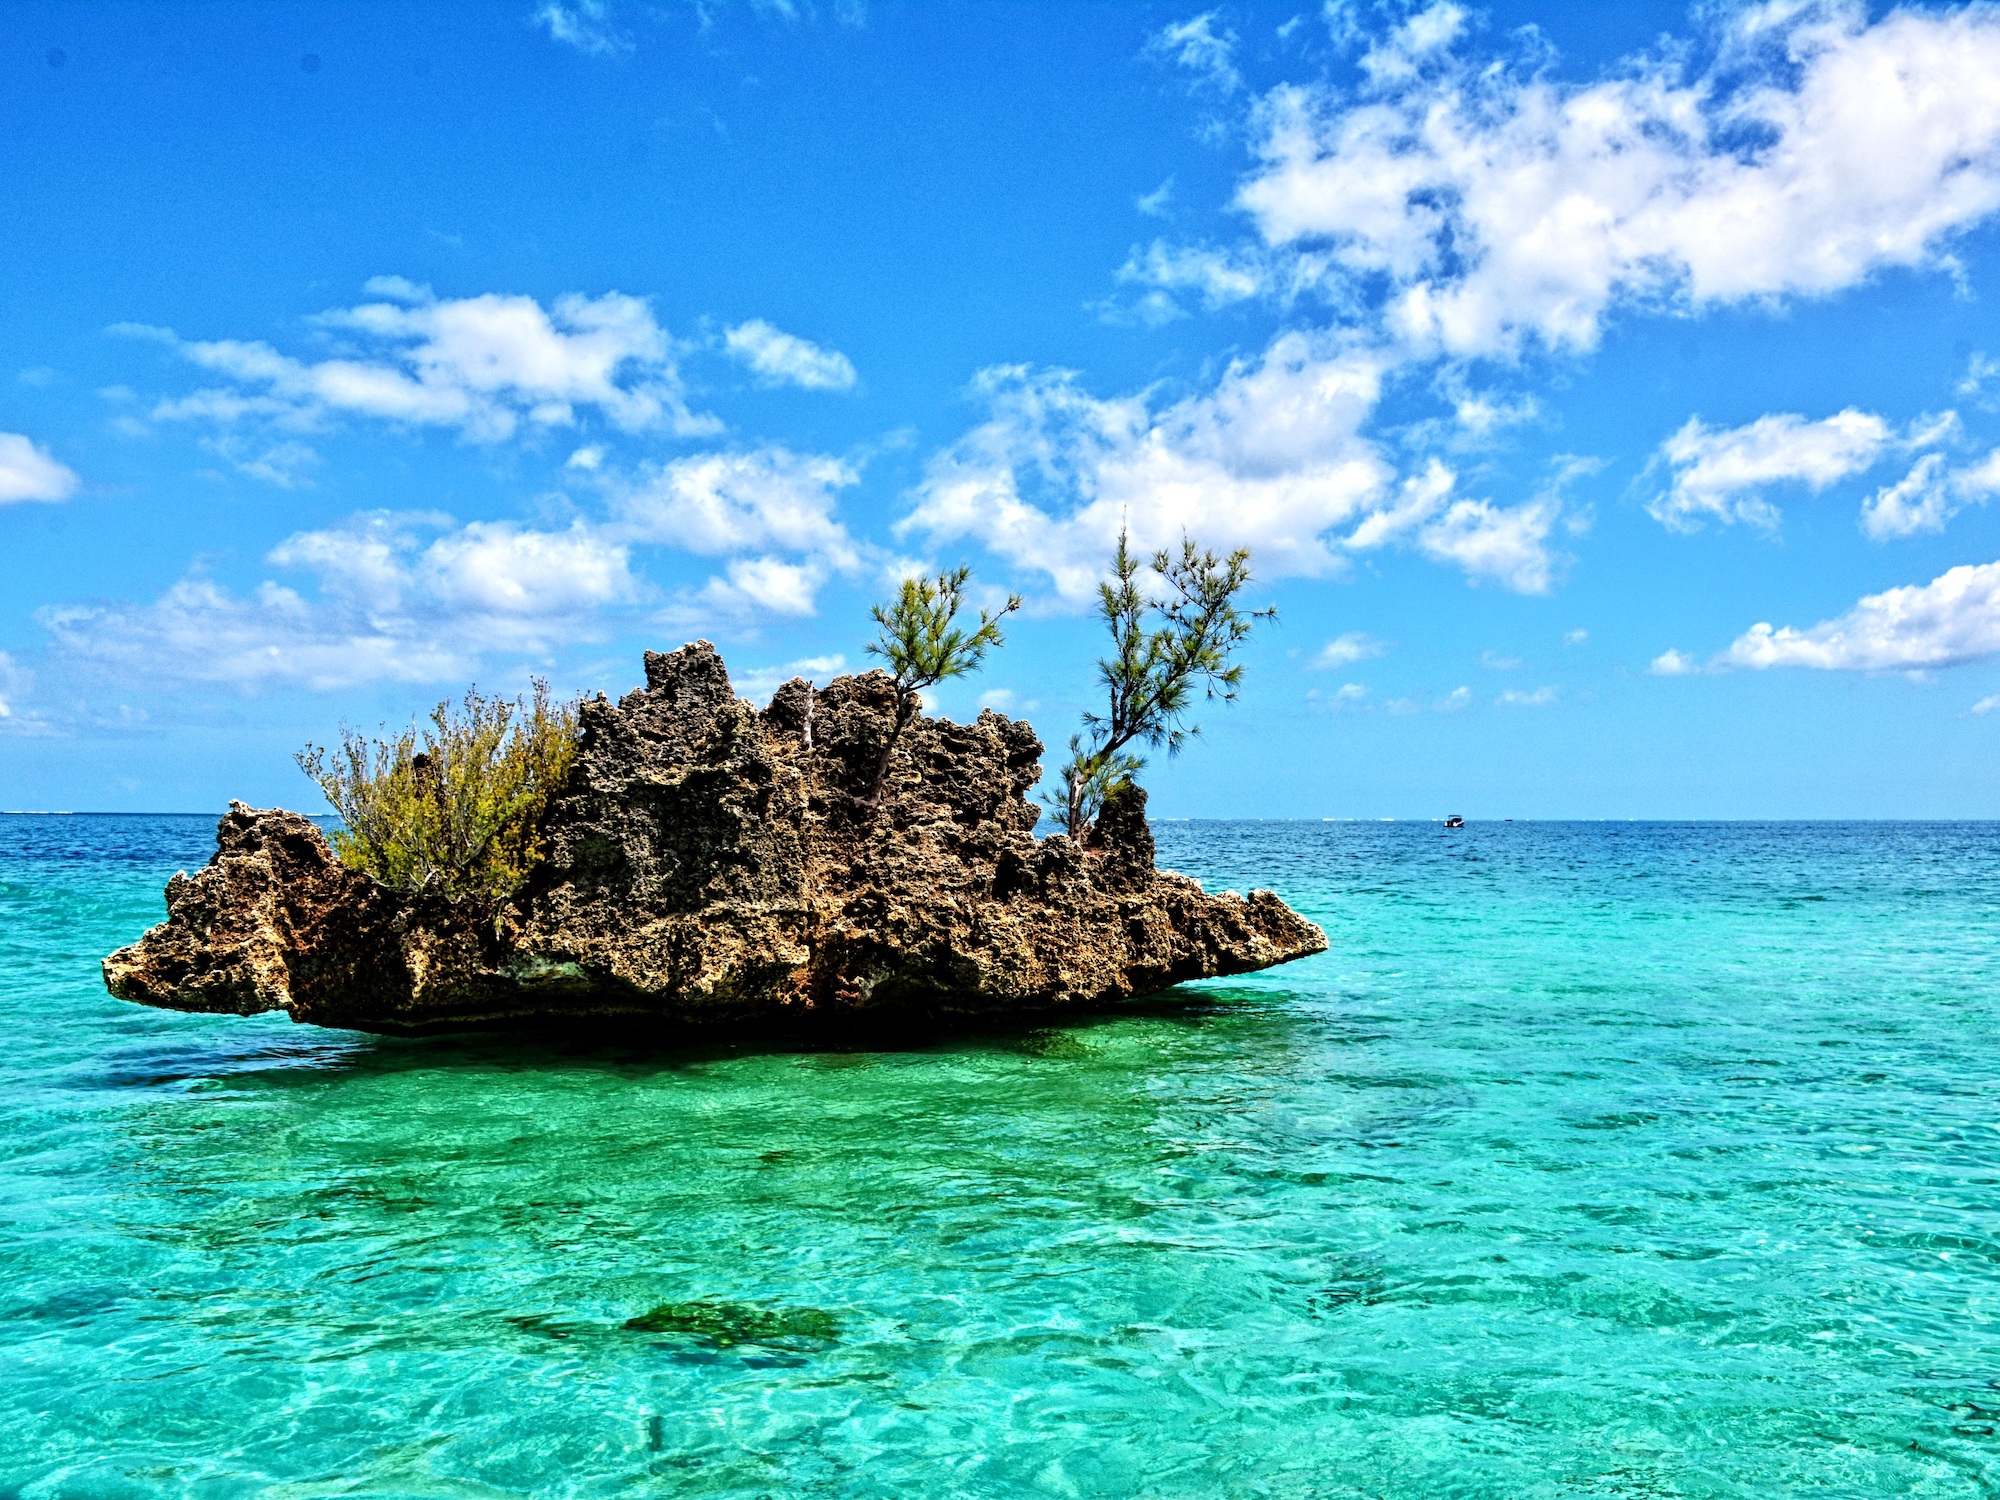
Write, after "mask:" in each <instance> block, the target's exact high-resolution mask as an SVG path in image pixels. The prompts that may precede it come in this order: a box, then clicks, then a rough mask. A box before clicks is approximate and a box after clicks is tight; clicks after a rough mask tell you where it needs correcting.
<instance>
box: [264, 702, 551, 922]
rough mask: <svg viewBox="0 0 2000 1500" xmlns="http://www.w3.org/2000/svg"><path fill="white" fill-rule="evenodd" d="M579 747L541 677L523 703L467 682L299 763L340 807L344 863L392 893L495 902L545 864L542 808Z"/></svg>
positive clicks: (304, 755)
mask: <svg viewBox="0 0 2000 1500" xmlns="http://www.w3.org/2000/svg"><path fill="white" fill-rule="evenodd" d="M576 743H577V724H576V704H575V703H574V702H569V703H563V704H559V705H558V704H551V703H550V701H549V685H548V684H547V683H546V682H544V681H542V680H541V679H540V678H539V677H538V678H536V679H535V686H534V692H533V694H532V695H531V696H529V697H525V698H518V699H509V698H484V697H481V696H480V694H479V692H478V690H477V689H476V688H468V689H467V690H466V694H465V698H464V700H463V701H462V702H460V703H457V704H454V703H453V702H451V700H449V699H447V700H445V701H444V702H443V703H440V704H439V705H438V706H437V707H436V708H435V709H433V710H432V711H431V716H430V722H429V723H428V724H427V725H424V726H423V727H422V728H421V730H420V729H419V727H418V726H417V725H415V724H412V725H411V726H410V727H409V728H407V729H405V730H403V731H402V732H401V733H400V734H397V735H396V736H395V737H394V738H391V739H382V740H376V739H369V738H368V737H366V736H364V735H361V734H357V733H356V732H355V731H354V730H352V729H349V728H347V727H345V726H342V728H341V731H340V746H339V748H338V749H337V750H333V751H329V750H327V749H325V748H323V747H321V746H319V745H308V746H306V748H305V749H304V750H302V751H300V752H299V755H298V763H299V769H300V770H302V771H304V772H305V773H306V775H308V776H310V777H311V778H312V779H313V781H314V783H315V784H317V785H318V787H319V789H320V791H321V792H322V793H323V794H324V795H325V797H326V800H327V801H328V802H330V803H331V804H332V805H333V809H334V811H335V812H337V813H339V814H340V818H341V822H342V824H343V825H344V826H343V827H341V828H340V829H339V830H337V831H336V832H335V833H334V834H333V836H332V837H333V847H334V852H335V853H337V854H338V855H339V856H340V858H341V860H342V862H343V863H345V864H347V865H350V866H352V867H353V868H354V869H357V870H362V871H365V872H366V873H368V874H369V875H372V876H374V877H375V878H376V879H377V880H379V881H381V882H382V884H384V885H386V886H388V887H389V888H390V889H392V890H398V891H420V890H435V891H438V892H440V893H442V894H443V895H445V896H447V897H449V898H451V899H452V900H454V901H465V900H474V899H484V900H497V899H499V898H501V897H504V896H507V895H510V894H511V893H512V892H514V891H516V890H518V889H519V888H520V885H521V882H522V881H524V880H525V879H527V876H528V872H529V871H530V870H531V869H533V868H534V867H535V865H536V864H537V863H538V862H539V861H540V859H541V857H542V852H543V849H542V817H543V813H544V812H545V811H546V809H547V807H548V804H549V801H550V799H551V798H553V797H554V796H555V794H556V792H557V791H558V790H559V789H560V788H561V786H562V783H563V778H564V776H565V775H567V774H568V771H569V767H570V763H571V761H573V760H574V759H575V758H576Z"/></svg>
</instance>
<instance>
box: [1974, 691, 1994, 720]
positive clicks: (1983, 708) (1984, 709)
mask: <svg viewBox="0 0 2000 1500" xmlns="http://www.w3.org/2000/svg"><path fill="white" fill-rule="evenodd" d="M1996 708H2000V693H1996V694H1994V695H1993V696H1992V697H1989V698H1981V699H1980V700H1979V701H1978V702H1977V703H1975V704H1973V705H1972V707H1971V708H1969V709H1967V710H1966V712H1967V713H1971V714H1978V715H1979V716H1980V717H1981V718H1984V717H1985V716H1986V715H1987V714H1990V713H1992V712H1993V710H1994V709H1996Z"/></svg>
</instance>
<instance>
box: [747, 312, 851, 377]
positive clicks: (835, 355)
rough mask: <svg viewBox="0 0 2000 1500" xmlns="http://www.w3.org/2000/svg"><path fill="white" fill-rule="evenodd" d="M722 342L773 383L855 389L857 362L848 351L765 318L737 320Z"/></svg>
mask: <svg viewBox="0 0 2000 1500" xmlns="http://www.w3.org/2000/svg"><path fill="white" fill-rule="evenodd" d="M723 342H724V346H725V347H726V348H727V349H728V351H729V353H730V356H731V357H732V358H734V359H737V360H740V361H741V362H742V363H744V364H746V365H748V366H749V367H750V368H751V369H752V370H754V371H755V372H756V373H757V374H758V375H760V376H762V377H763V378H764V379H765V381H767V382H768V383H770V384H772V385H796V386H799V387H801V388H802V389H804V390H808V391H849V390H852V389H854V382H855V372H854V364H853V361H851V360H849V359H848V357H847V356H846V355H845V354H842V353H841V352H840V351H839V350H838V349H828V348H825V347H824V346H822V345H820V344H815V343H812V342H811V341H810V340H807V339H802V338H799V337H797V336H796V335H793V334H789V333H785V332H782V331H781V330H779V329H777V328H773V327H772V326H771V325H770V324H769V323H766V322H765V321H764V320H763V319H762V318H752V319H751V320H750V321H749V322H747V323H739V324H737V325H736V326H735V327H734V328H732V329H730V330H729V332H728V333H727V334H726V335H724V340H723Z"/></svg>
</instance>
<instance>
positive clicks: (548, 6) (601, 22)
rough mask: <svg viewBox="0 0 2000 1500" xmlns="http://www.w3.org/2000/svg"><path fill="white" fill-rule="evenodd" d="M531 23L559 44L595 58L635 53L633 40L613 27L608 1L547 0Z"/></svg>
mask: <svg viewBox="0 0 2000 1500" xmlns="http://www.w3.org/2000/svg"><path fill="white" fill-rule="evenodd" d="M529 19H530V20H531V21H532V22H533V23H534V24H535V25H537V26H540V27H542V28H544V29H545V30H546V31H547V32H548V34H549V35H550V36H551V37H553V38H554V39H555V40H556V41H558V42H564V43H566V44H568V45H569V46H572V47H574V48H576V50H577V51H579V52H582V53H585V54H587V55H589V56H591V57H604V56H606V55H608V54H611V53H615V52H629V51H631V50H632V40H631V38H630V37H628V36H626V35H625V34H624V33H623V32H621V31H619V30H618V29H617V28H616V27H614V26H613V25H612V24H611V7H610V6H608V5H606V4H605V3H604V0H545V3H544V4H542V5H539V6H537V7H536V8H535V11H534V13H533V15H531V16H530V17H529Z"/></svg>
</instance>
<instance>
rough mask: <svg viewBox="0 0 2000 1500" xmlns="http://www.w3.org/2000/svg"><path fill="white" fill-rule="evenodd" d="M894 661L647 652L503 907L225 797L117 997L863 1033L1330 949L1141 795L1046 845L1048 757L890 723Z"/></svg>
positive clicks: (400, 1020) (229, 1007)
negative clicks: (417, 888)
mask: <svg viewBox="0 0 2000 1500" xmlns="http://www.w3.org/2000/svg"><path fill="white" fill-rule="evenodd" d="M894 717H895V689H894V686H893V684H892V683H891V682H890V680H889V678H888V677H887V676H886V675H884V674H883V673H881V672H867V673H863V674H861V675H859V676H855V677H841V678H837V679H835V680H834V681H833V682H831V683H829V684H827V686H826V687H824V688H815V687H813V686H812V684H810V683H808V682H805V681H804V680H802V679H795V680H793V681H791V682H788V683H786V684H785V685H784V686H783V687H781V688H779V689H778V691H777V692H776V694H775V695H774V696H773V697H772V699H771V702H770V705H769V706H768V707H767V708H765V709H763V710H762V711H761V712H760V711H759V710H757V709H755V708H753V707H752V706H751V705H750V704H749V703H747V702H745V701H744V700H742V699H740V698H738V697H737V696H736V695H735V693H734V691H733V690H732V689H731V687H730V684H729V676H728V672H727V671H726V670H725V668H724V666H723V663H722V658H721V657H720V656H718V655H717V654H716V651H715V648H714V647H712V646H711V645H709V644H708V643H707V642H706V641H698V642H695V643H694V644H692V645H689V646H685V647H683V648H682V649H681V650H679V651H675V652H672V653H670V654H660V653H655V652H648V653H647V655H646V686H645V687H644V688H641V689H639V690H637V691H634V692H632V693H629V694H627V695H626V696H625V697H624V698H623V699H622V700H620V701H619V702H617V703H615V704H614V703H612V702H610V701H609V700H608V699H606V698H603V697H599V698H596V699H592V700H588V701H586V702H585V703H584V704H583V705H582V708H581V712H580V716H579V718H580V728H581V735H582V738H581V743H580V746H579V749H578V753H577V757H576V762H575V764H574V766H573V768H572V769H571V772H570V775H569V779H568V780H567V782H566V783H565V785H564V788H563V791H562V793H561V795H560V796H559V797H558V798H557V799H556V800H555V802H554V804H553V805H552V806H551V808H550V811H549V814H548V820H547V823H546V835H547V843H548V857H547V859H546V860H545V861H544V862H543V863H542V864H540V865H538V866H537V867H536V869H535V871H534V873H533V874H532V876H531V877H530V879H529V881H528V883H527V884H526V885H525V886H524V887H523V888H522V890H521V891H520V892H518V893H517V894H516V895H515V896H514V897H512V898H510V899H509V900H507V901H505V902H502V903H499V904H497V905H491V906H484V907H479V906H472V905H454V904H452V903H449V902H446V901H444V900H443V899H441V898H438V897H434V896H425V895H421V894H419V895H415V896H411V895H403V894H399V893H396V892H393V891H390V890H388V889H386V888H384V887H383V886H381V885H379V884H377V883H376V882H375V881H373V880H371V879H370V878H369V877H368V876H366V875H364V874H361V873H359V872H358V871H355V870H352V869H349V868H348V867H346V866H344V865H342V864H341V863H340V862H339V860H338V859H336V858H335V856H334V854H333V851H332V849H331V848H330V847H329V846H328V844H327V842H326V840H325V838H324V837H323V835H322V834H321V833H320V830H319V828H318V827H317V826H316V825H315V824H314V823H313V822H312V821H311V820H309V819H307V818H304V817H302V816H300V815H299V814H297V813H290V812H282V811H275V810H273V811H259V810H256V809H252V808H248V807H245V806H243V805H242V804H240V803H235V804H232V805H231V807H230V810H229V812H228V813H227V814H226V815H225V816H224V818H223V819H222V822H221V825H220V827H219V828H218V830H217V835H216V853H215V857H214V858H213V859H212V860H211V861H210V862H209V864H208V865H207V867H206V868H204V869H203V870H201V871H200V872H199V873H198V874H196V875H194V876H191V877H190V876H187V875H177V876H175V877H174V879H173V880H172V881H170V882H169V883H168V886H167V910H168V917H167V920H166V922H164V923H163V924H161V925H160V926H158V927H155V928H153V929H152V930H151V931H150V932H148V933H147V934H146V935H145V936H144V937H143V938H142V939H141V940H140V941H139V942H137V943H135V944H133V945H132V946H131V947H129V948H122V949H120V950H119V951H118V952H116V953H114V954H112V955H111V956H110V957H109V958H107V959H106V960H105V961H104V976H105V983H106V984H107V986H108V987H109V988H110V990H111V992H112V993H113V994H115V995H118V996H120V997H122V998H124V999H128V1000H135V1001H139V1002H141V1003H144V1004H148V1005H158V1006H165V1007H168V1008H171V1009H177V1010H189V1011H208V1012H224V1013H233V1014H244V1015H248V1014H254V1013H256V1012H259V1011H267V1010H282V1011H285V1012H287V1013H288V1014H289V1015H290V1016H291V1017H292V1019H293V1020H295V1021H303V1022H311V1023H315V1024H318V1025H323V1026H341V1027H350V1028H354V1029H357V1030H363V1031H375V1032H385V1033H392V1034H420V1033H426V1032H438V1031H450V1030H461V1029H467V1028H475V1027H495V1026H506V1025H519V1024H529V1023H562V1022H565V1021H570V1020H575V1021H586V1020H592V1019H603V1020H609V1021H631V1022H635V1023H638V1022H645V1023H653V1024H658V1025H665V1026H680V1027H690V1028H707V1029H728V1030H738V1031H741V1030H746V1029H753V1028H758V1027H765V1026H773V1025H776V1026H785V1025H796V1026H801V1027H829V1026H830V1027H841V1026H849V1027H852V1026H858V1025H864V1024H869V1023H872V1022H875V1021H882V1022H895V1021H898V1020H901V1019H911V1018H918V1017H923V1018H930V1019H943V1018H948V1017H968V1018H969V1017H974V1016H1004V1015H1013V1014H1021V1015H1025V1014H1030V1013H1034V1012H1040V1011H1049V1010H1058V1009H1063V1008H1069V1007H1089V1006H1094V1005H1102V1004H1106V1003H1109V1002H1113V1001H1116V1000H1120V999H1124V998H1127V997H1130V996H1134V995H1141V994H1147V993H1151V992H1154V991H1157V990H1162V989H1165V988H1167V987H1169V986H1171V985H1174V984H1178V983H1180V982H1182V981H1184V980H1189V979H1198V978H1207V977H1211V976H1215V975H1222V974H1240V973H1245V972H1248V971H1250V970H1254V969H1263V968H1268V967H1270V966H1271V965H1273V964H1279V963H1284V962H1287V961H1288V960H1290V959H1294V958H1299V957H1303V956H1305V955H1306V954H1310V953H1317V952H1320V951H1321V950H1323V949H1324V948H1325V947H1326V937H1325V935H1324V934H1323V933H1322V932H1321V931H1320V929H1319V928H1317V927H1316V926H1314V925H1313V924H1312V923H1310V922H1308V921H1306V920H1305V919H1304V918H1302V917H1300V916H1298V915H1297V914H1296V913H1295V912H1293V911H1292V910H1291V909H1290V908H1289V907H1287V906H1286V905H1285V904H1284V903H1283V902H1282V901H1280V900H1279V899H1278V898H1277V897H1276V896H1275V895H1273V894H1272V893H1270V892H1269V891H1253V892H1251V894H1250V895H1249V896H1248V897H1247V898H1246V897H1242V896H1238V895H1235V894H1233V893H1223V894H1221V895H1208V894H1206V893H1204V892H1203V891H1202V889H1201V887H1200V886H1199V885H1198V884H1197V883H1196V882H1194V881H1192V880H1189V879H1188V878H1186V877H1185V876H1181V875H1176V874H1172V873H1168V872H1162V871H1158V870H1156V869H1155V868H1154V856H1153V839H1152V834H1151V833H1150V831H1149V830H1148V828H1147V824H1146V817H1145V793H1144V792H1143V791H1140V790H1138V789H1137V788H1132V789H1130V790H1129V791H1127V792H1124V793H1121V794H1119V795H1116V796H1114V797H1112V798H1111V799H1109V800H1108V801H1107V804H1106V806H1105V809H1104V813H1103V816H1102V817H1100V818H1099V820H1098V823H1097V826H1096V828H1095V829H1094V830H1093V832H1092V834H1091V836H1090V838H1089V840H1088V841H1087V842H1086V843H1085V844H1084V845H1082V846H1079V845H1078V844H1077V843H1076V842H1075V841H1073V840H1071V839H1069V838H1068V837H1066V836H1064V835H1060V834H1058V835H1054V836H1052V837H1049V838H1045V839H1037V838H1036V837H1035V836H1034V826H1035V823H1036V821H1037V810H1036V808H1035V807H1034V806H1033V804H1032V803H1031V802H1030V801H1029V793H1030V791H1031V789H1032V788H1033V787H1034V785H1035V782H1036V781H1037V780H1038V779H1039V775H1040V763H1041V753H1042V746H1041V742H1040V741H1039V740H1038V739H1036V737H1035V733H1034V730H1033V729H1031V728H1030V727H1029V726H1028V725H1027V724H1025V723H1022V722H1020V721H1018V720H1014V719H1009V718H1006V717H1004V716H1002V715H1000V714H996V713H993V712H992V711H990V710H988V711H987V712H984V713H982V714H981V715H980V716H979V718H978V720H977V721H976V722H974V723H971V724H954V723H951V722H950V721H948V720H943V719H932V718H918V719H916V720H915V721H914V722H912V723H911V724H910V726H909V727H908V728H907V729H906V730H905V732H904V734H903V736H902V738H901V740H900V741H899V742H898V743H897V745H896V748H895V751H894V753H893V755H892V756H891V758H890V761H889V766H888V773H887V775H886V777H885V779H884V782H883V785H882V787H881V790H880V793H879V795H878V796H874V797H870V796H869V795H868V794H869V793H870V791H871V783H872V782H873V779H874V775H875V770H876V767H877V766H878V765H880V764H881V758H882V752H883V748H884V746H885V745H886V744H887V743H888V740H889V736H890V735H891V733H892V732H893V726H894Z"/></svg>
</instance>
